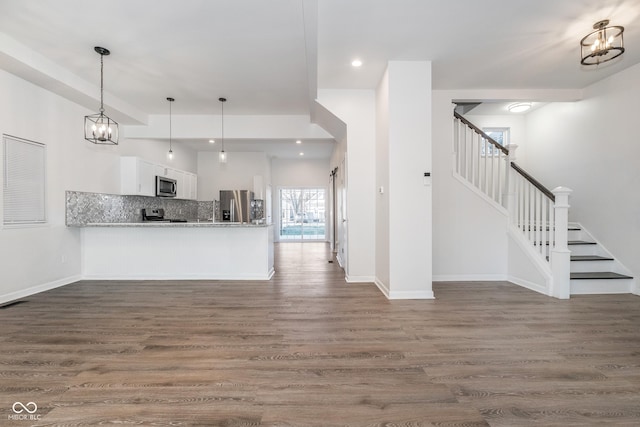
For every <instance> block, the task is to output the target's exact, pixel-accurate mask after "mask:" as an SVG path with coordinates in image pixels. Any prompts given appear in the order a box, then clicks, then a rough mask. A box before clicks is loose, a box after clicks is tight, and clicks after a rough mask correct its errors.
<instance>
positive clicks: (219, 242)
mask: <svg viewBox="0 0 640 427" xmlns="http://www.w3.org/2000/svg"><path fill="white" fill-rule="evenodd" d="M133 197H136V198H135V199H134V198H133ZM105 198H107V201H106V202H105V201H104V200H105ZM147 199H150V200H147ZM145 202H146V203H149V202H156V203H158V202H157V201H156V200H154V198H141V196H118V195H97V194H92V193H78V192H67V225H68V226H72V227H78V228H79V233H80V239H81V244H82V275H83V277H84V278H86V279H93V280H125V279H127V280H269V279H270V278H271V277H272V276H273V273H274V268H273V265H274V260H273V226H272V225H269V224H260V223H258V224H254V223H229V222H213V221H211V220H207V219H198V215H197V214H196V213H194V212H197V209H193V210H192V211H191V212H190V213H188V214H187V215H186V216H187V217H188V218H190V220H189V221H187V222H141V221H140V220H138V219H137V218H136V217H134V218H133V219H131V216H127V215H128V214H127V212H128V211H133V212H134V213H135V211H136V210H138V209H139V208H136V206H139V204H141V203H145ZM163 203H166V205H165V206H166V207H167V209H170V210H172V211H181V212H185V211H186V210H189V209H192V208H193V206H197V203H198V202H195V201H184V203H181V201H179V200H168V201H165V202H163ZM136 204H137V205H136ZM101 205H102V206H101ZM121 205H123V206H121ZM87 206H92V207H95V206H98V207H96V208H93V210H94V211H96V212H90V213H89V214H85V213H86V212H87V211H89V210H90V209H88V208H87ZM105 206H106V207H107V208H106V209H105V208H104V207H105ZM114 206H117V207H118V209H117V210H115V211H114V210H112V208H113V207H114ZM78 212H82V214H79V213H78ZM123 212H124V214H123ZM205 216H209V212H208V213H207V215H205Z"/></svg>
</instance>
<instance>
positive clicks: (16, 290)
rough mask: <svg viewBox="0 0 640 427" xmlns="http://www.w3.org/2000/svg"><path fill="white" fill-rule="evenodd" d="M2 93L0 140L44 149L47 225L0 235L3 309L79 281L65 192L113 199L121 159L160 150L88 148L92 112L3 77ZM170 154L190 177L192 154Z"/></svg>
mask: <svg viewBox="0 0 640 427" xmlns="http://www.w3.org/2000/svg"><path fill="white" fill-rule="evenodd" d="M0 93H2V97H0V133H3V134H8V135H13V136H17V137H21V138H25V139H30V140H33V141H37V142H41V143H44V144H46V146H47V164H46V167H47V216H48V223H47V224H46V225H44V226H39V227H32V228H7V227H3V228H1V229H0V260H1V264H2V268H1V269H0V301H9V300H12V299H16V298H20V297H22V296H25V295H29V294H31V293H34V292H37V291H40V290H43V289H48V288H51V287H55V286H59V285H62V284H66V283H70V282H72V281H75V280H77V279H79V277H80V275H81V274H82V272H81V263H80V251H81V247H80V244H81V243H80V234H79V230H78V229H74V228H67V227H66V226H65V224H64V216H65V190H76V191H88V192H100V193H115V194H118V193H119V192H120V175H119V174H120V166H119V165H120V160H119V159H120V156H121V155H136V156H140V157H144V158H149V159H150V160H158V161H159V159H160V158H162V156H164V151H165V149H166V147H162V146H156V145H155V144H153V142H151V141H146V142H140V143H138V142H136V144H133V143H130V142H129V141H127V140H126V139H121V141H120V145H118V146H100V145H94V144H91V143H90V142H88V141H85V140H84V134H83V132H84V130H83V119H84V116H85V115H87V114H92V113H95V111H89V110H87V109H85V108H83V107H80V106H78V105H77V104H75V103H73V102H70V101H68V100H66V99H64V98H62V97H60V96H58V95H56V94H53V93H51V92H49V91H46V90H43V89H41V88H39V87H37V86H35V85H33V84H31V83H29V82H26V81H24V80H22V79H20V78H18V77H16V76H14V75H12V74H9V73H6V72H4V71H0ZM108 113H109V111H107V114H108ZM176 153H177V154H178V156H179V158H180V159H181V160H180V165H182V167H181V168H184V169H187V170H195V167H194V165H195V153H190V152H188V151H184V152H183V151H182V150H181V149H180V148H177V147H176ZM1 155H2V154H1V153H0V156H1ZM163 163H164V162H163ZM1 164H2V162H1V161H0V168H1V167H2V166H1ZM0 172H1V171H0ZM0 175H1V173H0ZM1 204H2V198H0V205H1ZM1 215H2V209H0V216H1ZM0 223H1V221H0Z"/></svg>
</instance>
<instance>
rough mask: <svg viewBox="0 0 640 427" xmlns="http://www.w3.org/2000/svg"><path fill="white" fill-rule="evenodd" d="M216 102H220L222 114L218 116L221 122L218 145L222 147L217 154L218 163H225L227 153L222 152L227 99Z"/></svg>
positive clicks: (219, 99)
mask: <svg viewBox="0 0 640 427" xmlns="http://www.w3.org/2000/svg"><path fill="white" fill-rule="evenodd" d="M218 101H220V106H221V108H222V114H221V115H220V122H221V129H222V133H221V137H220V143H221V146H222V147H221V148H222V150H221V151H220V153H218V162H220V163H227V153H225V151H224V103H225V102H227V98H218Z"/></svg>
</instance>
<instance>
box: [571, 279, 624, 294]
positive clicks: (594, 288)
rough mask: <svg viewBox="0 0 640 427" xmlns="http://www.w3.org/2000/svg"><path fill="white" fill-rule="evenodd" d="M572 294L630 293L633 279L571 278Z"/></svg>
mask: <svg viewBox="0 0 640 427" xmlns="http://www.w3.org/2000/svg"><path fill="white" fill-rule="evenodd" d="M570 283H571V295H588V294H628V293H630V292H631V286H632V285H633V279H587V280H571V282H570Z"/></svg>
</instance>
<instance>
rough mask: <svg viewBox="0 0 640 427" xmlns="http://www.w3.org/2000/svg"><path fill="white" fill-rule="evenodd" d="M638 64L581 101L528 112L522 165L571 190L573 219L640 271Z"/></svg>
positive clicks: (596, 86) (594, 87) (638, 273)
mask: <svg viewBox="0 0 640 427" xmlns="http://www.w3.org/2000/svg"><path fill="white" fill-rule="evenodd" d="M638 82H640V64H639V65H635V66H633V67H630V68H627V69H626V70H624V71H622V72H620V73H618V74H615V75H614V76H612V77H610V78H607V79H605V80H603V81H601V82H599V83H596V84H594V85H592V86H590V87H588V88H586V89H585V90H584V100H582V101H578V102H572V103H554V104H549V105H548V106H545V107H543V108H541V109H539V110H536V111H533V112H531V113H530V114H529V115H528V116H527V129H528V141H529V143H528V147H527V159H526V165H525V166H526V168H527V169H528V170H529V171H530V172H531V173H532V174H533V175H534V176H536V177H540V179H541V181H542V182H543V183H546V185H547V186H549V187H550V188H553V187H555V186H557V185H562V186H565V187H569V188H571V189H573V194H572V195H571V197H570V199H569V204H570V205H571V208H570V209H569V219H570V221H576V222H579V223H581V224H583V225H584V226H585V227H586V228H587V229H588V230H589V231H590V232H591V233H592V234H593V236H594V237H595V238H596V239H597V240H598V241H600V242H601V243H602V244H603V245H604V246H605V247H606V248H607V249H608V250H610V251H611V252H612V254H613V255H614V256H615V257H616V258H618V259H619V260H620V261H621V262H622V264H623V265H625V266H626V267H627V268H629V269H630V270H631V271H632V273H633V275H634V277H636V278H638V277H640V257H638V255H637V251H638V243H639V242H640V195H639V194H640V193H639V191H638V189H639V188H640V167H638V164H639V163H638V159H640V144H639V143H638V126H637V123H638V99H640V84H639V83H638Z"/></svg>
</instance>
